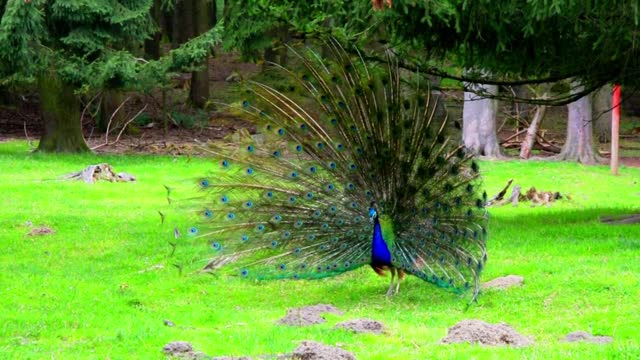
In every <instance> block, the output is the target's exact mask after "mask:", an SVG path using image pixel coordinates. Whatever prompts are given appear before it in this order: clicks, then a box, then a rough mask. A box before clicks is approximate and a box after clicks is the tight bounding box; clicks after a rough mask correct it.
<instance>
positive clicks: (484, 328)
mask: <svg viewBox="0 0 640 360" xmlns="http://www.w3.org/2000/svg"><path fill="white" fill-rule="evenodd" d="M465 342H468V343H471V344H481V345H488V346H501V345H507V346H514V347H520V346H527V345H530V344H532V343H533V341H531V340H530V339H529V338H527V337H525V336H523V335H521V334H520V333H519V332H517V331H515V330H514V329H513V328H512V327H511V326H509V325H507V324H504V323H500V324H489V323H487V322H484V321H482V320H473V319H472V320H462V321H460V322H459V323H457V324H455V325H454V326H453V327H452V328H450V329H449V333H448V334H447V336H446V337H445V338H443V339H442V343H444V344H454V343H465Z"/></svg>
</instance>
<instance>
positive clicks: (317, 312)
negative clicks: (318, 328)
mask: <svg viewBox="0 0 640 360" xmlns="http://www.w3.org/2000/svg"><path fill="white" fill-rule="evenodd" d="M325 313H332V314H336V315H344V313H343V312H342V311H341V310H340V309H338V308H337V307H335V306H333V305H327V304H318V305H311V306H305V307H301V308H294V309H289V310H288V311H287V315H286V316H285V317H283V318H282V319H280V320H278V324H280V325H288V326H309V325H315V324H322V323H325V322H327V320H326V319H325V318H324V317H323V316H322V315H323V314H325Z"/></svg>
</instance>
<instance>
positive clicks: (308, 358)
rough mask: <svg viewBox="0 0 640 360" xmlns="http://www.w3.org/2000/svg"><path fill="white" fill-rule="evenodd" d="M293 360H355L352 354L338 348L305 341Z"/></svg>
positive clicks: (296, 350)
mask: <svg viewBox="0 0 640 360" xmlns="http://www.w3.org/2000/svg"><path fill="white" fill-rule="evenodd" d="M292 355H293V358H294V359H299V360H355V359H356V357H355V356H353V354H352V353H350V352H348V351H346V350H342V349H340V348H338V347H334V346H329V345H325V344H321V343H317V342H315V341H303V342H302V343H300V346H298V347H297V348H296V349H295V350H293V353H292Z"/></svg>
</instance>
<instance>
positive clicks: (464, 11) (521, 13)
mask: <svg viewBox="0 0 640 360" xmlns="http://www.w3.org/2000/svg"><path fill="white" fill-rule="evenodd" d="M638 6H639V5H638V3H637V2H633V1H619V0H608V1H597V0H581V1H569V0H517V1H514V0H498V1H495V0H492V1H486V0H485V1H467V0H447V1H424V0H398V1H394V3H393V8H392V10H390V11H389V10H388V11H385V12H384V16H385V18H386V19H385V24H386V25H387V28H388V30H389V32H388V34H390V37H391V38H392V39H393V42H394V43H395V44H412V45H413V46H414V47H418V46H420V47H422V48H424V49H427V50H428V51H429V54H430V57H432V58H433V57H436V58H444V57H448V58H449V59H451V58H455V59H456V63H457V65H459V66H460V67H464V68H476V69H489V70H490V71H491V72H492V73H493V74H494V76H493V77H494V79H493V80H500V79H526V80H527V81H540V82H541V81H548V80H561V79H567V78H572V77H579V78H582V79H583V80H584V83H585V85H586V90H587V91H591V90H593V89H594V88H598V87H600V86H601V85H603V84H605V83H608V82H621V83H625V84H633V85H636V84H637V83H638V80H637V79H638V77H637V73H638V70H639V69H640V60H639V59H640V57H639V56H638V55H640V52H639V50H638V46H637V39H636V37H637V32H638V28H639V27H638V21H639V20H640V14H639V13H638ZM476 75H477V76H479V74H476ZM485 77H486V76H485ZM485 80H486V79H485Z"/></svg>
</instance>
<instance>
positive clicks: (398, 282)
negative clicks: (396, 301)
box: [396, 274, 402, 294]
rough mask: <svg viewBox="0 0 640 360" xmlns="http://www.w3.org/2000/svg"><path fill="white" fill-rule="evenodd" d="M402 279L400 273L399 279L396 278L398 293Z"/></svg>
mask: <svg viewBox="0 0 640 360" xmlns="http://www.w3.org/2000/svg"><path fill="white" fill-rule="evenodd" d="M400 280H402V279H401V278H400V274H398V280H396V282H397V284H396V294H398V291H400Z"/></svg>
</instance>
